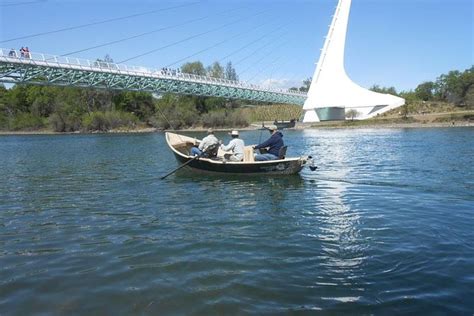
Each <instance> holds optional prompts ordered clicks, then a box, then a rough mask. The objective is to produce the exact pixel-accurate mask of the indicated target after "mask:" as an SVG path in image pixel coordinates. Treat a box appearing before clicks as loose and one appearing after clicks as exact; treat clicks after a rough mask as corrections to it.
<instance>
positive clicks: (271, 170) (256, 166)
mask: <svg viewBox="0 0 474 316" xmlns="http://www.w3.org/2000/svg"><path fill="white" fill-rule="evenodd" d="M165 137H166V142H167V144H168V146H169V147H170V149H171V151H172V152H173V154H174V156H175V157H176V160H177V161H178V162H179V163H181V164H183V165H186V167H188V168H190V169H192V170H195V171H204V172H211V173H215V172H217V173H227V174H271V175H288V174H295V173H298V172H300V171H301V169H302V168H303V167H304V166H305V165H310V164H311V165H310V168H311V170H313V168H314V169H315V168H316V167H313V166H312V161H311V157H310V156H304V157H295V158H286V157H285V152H284V151H285V150H283V153H280V159H278V160H268V161H254V155H253V149H252V147H251V146H246V147H245V153H244V160H243V161H239V162H232V161H227V160H226V159H225V156H224V155H225V154H226V152H224V151H222V150H221V149H219V150H218V152H217V156H216V157H213V158H205V157H197V156H191V147H193V146H197V145H198V144H199V143H200V140H198V139H196V138H192V137H188V136H184V135H180V134H175V133H170V132H167V133H166V134H165ZM285 149H286V147H285Z"/></svg>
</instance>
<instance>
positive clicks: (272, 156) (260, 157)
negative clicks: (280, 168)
mask: <svg viewBox="0 0 474 316" xmlns="http://www.w3.org/2000/svg"><path fill="white" fill-rule="evenodd" d="M267 129H268V131H269V132H270V133H271V134H272V136H270V138H269V139H267V140H266V141H264V142H263V143H261V144H259V145H256V146H253V149H260V148H268V150H267V153H266V154H257V155H255V160H256V161H265V160H276V159H278V155H279V152H280V148H281V147H283V146H284V143H283V134H282V133H280V132H279V131H278V128H277V127H276V126H275V125H270V126H268V127H267Z"/></svg>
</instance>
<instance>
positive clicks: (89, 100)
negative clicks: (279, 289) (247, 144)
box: [0, 56, 474, 132]
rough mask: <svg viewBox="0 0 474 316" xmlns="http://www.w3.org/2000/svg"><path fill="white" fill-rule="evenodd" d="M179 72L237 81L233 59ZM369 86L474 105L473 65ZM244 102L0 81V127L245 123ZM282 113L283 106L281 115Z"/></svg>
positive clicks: (407, 96)
mask: <svg viewBox="0 0 474 316" xmlns="http://www.w3.org/2000/svg"><path fill="white" fill-rule="evenodd" d="M102 61H106V62H113V60H112V59H111V58H110V57H109V56H106V58H104V59H98V60H97V62H102ZM181 72H182V73H190V74H196V75H206V76H211V77H216V78H225V79H229V80H238V77H237V73H236V70H235V69H234V67H233V66H232V63H231V62H229V63H227V64H226V65H225V66H222V65H221V64H219V63H218V62H214V63H212V64H211V65H209V66H207V67H206V66H204V65H203V63H202V62H200V61H195V62H190V63H186V64H184V65H182V67H181ZM310 84H311V78H308V79H306V80H304V81H303V85H302V86H301V87H299V88H296V87H294V88H292V90H298V91H308V89H309V86H310ZM370 89H371V90H373V91H376V92H381V93H389V94H393V95H398V96H401V97H403V98H405V99H406V100H407V103H410V102H415V101H443V102H449V103H453V104H454V105H456V106H459V107H472V106H474V66H473V67H471V68H469V69H466V70H465V71H457V70H455V71H450V72H449V73H447V74H442V75H441V76H439V77H438V78H437V79H436V80H435V81H428V82H423V83H421V84H419V85H418V86H417V87H416V88H415V89H414V90H411V91H402V92H397V91H396V89H395V88H394V87H388V88H386V87H380V86H378V85H374V86H372V87H371V88H370ZM268 104H269V103H261V102H260V103H259V102H256V103H254V105H268ZM243 105H245V103H244V102H243V101H240V100H227V99H225V98H217V97H198V96H187V95H174V94H168V93H167V94H163V95H161V96H159V98H154V97H153V96H152V95H151V94H150V93H146V92H131V91H113V90H95V89H84V88H74V87H58V86H35V85H14V86H13V87H11V88H10V89H7V88H5V86H3V85H0V130H38V129H52V130H53V131H57V132H75V131H86V132H87V131H107V130H110V129H116V128H136V127H147V126H148V127H156V128H159V129H181V128H188V127H192V126H203V127H242V126H247V125H248V124H249V119H253V118H255V117H257V116H258V114H257V113H254V112H255V111H254V110H252V111H249V109H248V108H244V107H243ZM266 110H268V109H266ZM285 111H286V110H285ZM285 111H283V112H285ZM283 112H282V111H281V110H280V112H278V113H283ZM249 113H250V114H249ZM275 113H276V112H275ZM267 116H268V115H267ZM278 119H282V118H278Z"/></svg>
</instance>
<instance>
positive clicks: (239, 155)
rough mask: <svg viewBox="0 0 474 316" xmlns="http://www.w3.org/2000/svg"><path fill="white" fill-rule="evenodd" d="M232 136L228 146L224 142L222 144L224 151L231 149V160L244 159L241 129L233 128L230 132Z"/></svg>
mask: <svg viewBox="0 0 474 316" xmlns="http://www.w3.org/2000/svg"><path fill="white" fill-rule="evenodd" d="M230 136H232V140H231V141H230V142H229V144H228V145H227V146H225V145H224V144H222V145H221V149H222V150H224V151H231V152H232V154H231V155H229V156H228V157H227V155H226V156H225V157H226V158H227V159H228V160H230V161H242V160H243V159H244V147H245V144H244V141H243V140H242V139H240V138H239V131H236V130H233V131H232V132H230Z"/></svg>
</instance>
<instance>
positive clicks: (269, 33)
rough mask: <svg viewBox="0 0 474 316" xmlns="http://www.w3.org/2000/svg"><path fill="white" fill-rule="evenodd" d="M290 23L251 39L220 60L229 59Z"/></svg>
mask: <svg viewBox="0 0 474 316" xmlns="http://www.w3.org/2000/svg"><path fill="white" fill-rule="evenodd" d="M289 24H290V23H285V24H282V25H280V26H278V27H277V28H275V29H273V30H272V31H270V32H268V33H265V34H263V35H262V36H260V37H259V38H257V39H255V40H253V41H251V42H250V43H247V44H245V45H244V46H241V47H239V48H238V49H236V50H234V51H232V52H230V53H229V54H227V55H225V56H224V57H221V58H219V60H218V62H223V61H224V60H227V58H229V57H230V56H233V55H235V54H237V53H239V52H241V51H242V50H244V49H245V48H247V47H250V46H251V45H253V44H255V43H257V42H259V41H261V40H262V39H264V38H267V37H268V35H271V34H275V33H277V32H278V31H279V30H280V29H282V28H284V27H286V26H288V25H289Z"/></svg>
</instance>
